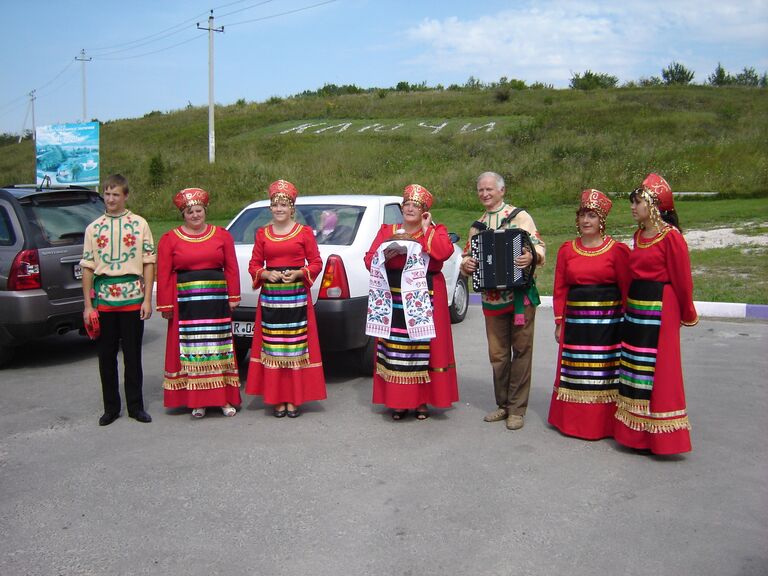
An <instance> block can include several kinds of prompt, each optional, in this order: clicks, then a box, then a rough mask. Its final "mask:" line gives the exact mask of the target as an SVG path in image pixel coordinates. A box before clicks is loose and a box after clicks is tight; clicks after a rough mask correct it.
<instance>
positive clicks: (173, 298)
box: [157, 224, 240, 408]
mask: <svg viewBox="0 0 768 576" xmlns="http://www.w3.org/2000/svg"><path fill="white" fill-rule="evenodd" d="M180 300H181V302H180ZM239 301H240V274H239V271H238V266H237V258H236V256H235V244H234V241H233V240H232V236H230V234H229V232H227V231H226V230H224V229H223V228H219V227H218V226H212V225H210V224H209V225H208V226H206V228H205V230H204V231H203V232H202V233H200V234H187V233H185V232H184V231H183V230H182V228H181V227H179V228H174V229H173V230H170V231H168V232H166V233H165V234H164V235H163V237H162V238H161V239H160V242H159V244H158V249H157V310H158V311H159V312H171V311H172V312H173V318H171V319H170V320H169V321H168V331H167V336H166V344H165V376H164V379H163V404H164V406H166V407H168V408H179V407H188V408H206V407H209V406H225V405H226V404H228V403H229V404H231V405H233V406H240V377H239V374H238V371H237V361H236V359H235V354H234V346H233V341H232V319H231V314H230V307H229V302H239ZM180 312H181V317H180ZM180 320H181V321H180ZM180 324H181V332H180ZM180 334H181V336H180Z"/></svg>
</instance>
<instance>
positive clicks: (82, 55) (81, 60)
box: [75, 48, 93, 122]
mask: <svg viewBox="0 0 768 576" xmlns="http://www.w3.org/2000/svg"><path fill="white" fill-rule="evenodd" d="M75 60H77V61H79V62H82V63H83V122H87V121H88V114H87V113H86V97H85V63H86V62H90V61H91V60H93V58H86V57H85V48H83V49H82V50H80V56H79V57H78V56H75Z"/></svg>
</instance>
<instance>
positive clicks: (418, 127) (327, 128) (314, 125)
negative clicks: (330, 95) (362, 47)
mask: <svg viewBox="0 0 768 576" xmlns="http://www.w3.org/2000/svg"><path fill="white" fill-rule="evenodd" d="M355 124H359V125H360V127H359V128H357V127H356V126H355ZM353 126H354V127H353ZM406 126H408V124H406V123H403V122H400V123H397V124H391V125H388V124H382V123H381V122H373V123H372V124H366V123H364V122H359V123H356V122H339V123H338V124H329V123H328V122H304V123H302V124H299V125H298V126H294V127H293V128H288V129H286V130H281V131H280V134H326V133H330V134H342V133H344V132H347V131H349V132H348V133H356V134H361V133H364V132H379V133H384V132H387V133H388V132H395V131H396V130H400V129H401V128H404V127H406ZM412 127H413V131H412V132H414V133H419V132H421V133H423V134H439V133H441V132H443V131H444V129H446V130H445V132H450V131H451V129H453V130H454V131H455V133H457V134H469V133H471V132H478V131H481V130H482V131H484V132H493V130H494V129H495V128H496V122H495V121H491V122H486V123H485V124H479V125H477V126H474V125H473V123H472V122H466V123H464V124H459V122H458V121H448V120H446V121H444V122H442V123H440V124H427V123H426V122H416V121H414V123H413V124H412Z"/></svg>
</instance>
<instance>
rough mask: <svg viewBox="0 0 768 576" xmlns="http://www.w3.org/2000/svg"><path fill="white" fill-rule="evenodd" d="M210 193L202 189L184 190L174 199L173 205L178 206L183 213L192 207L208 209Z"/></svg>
mask: <svg viewBox="0 0 768 576" xmlns="http://www.w3.org/2000/svg"><path fill="white" fill-rule="evenodd" d="M208 200H209V198H208V192H206V191H205V190H203V189H202V188H184V190H182V191H181V192H179V193H178V194H176V196H174V197H173V203H174V204H176V208H178V209H179V210H180V211H181V212H184V210H186V209H187V208H189V207H190V206H202V207H203V208H207V207H208Z"/></svg>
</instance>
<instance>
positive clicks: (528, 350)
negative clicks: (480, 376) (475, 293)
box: [485, 306, 536, 416]
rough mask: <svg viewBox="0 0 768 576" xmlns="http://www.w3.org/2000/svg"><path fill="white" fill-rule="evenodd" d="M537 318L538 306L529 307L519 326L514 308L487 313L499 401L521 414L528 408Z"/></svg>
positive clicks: (487, 330)
mask: <svg viewBox="0 0 768 576" xmlns="http://www.w3.org/2000/svg"><path fill="white" fill-rule="evenodd" d="M535 318H536V307H535V306H526V307H525V325H523V326H515V314H514V312H510V313H507V314H500V315H498V316H486V317H485V335H486V337H487V338H488V358H489V359H490V361H491V368H493V388H494V391H495V393H496V404H497V405H498V406H499V407H500V408H506V409H507V412H508V413H509V414H517V415H518V416H524V415H525V410H526V408H528V394H529V392H530V390H531V366H532V364H533V328H534V320H535Z"/></svg>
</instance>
